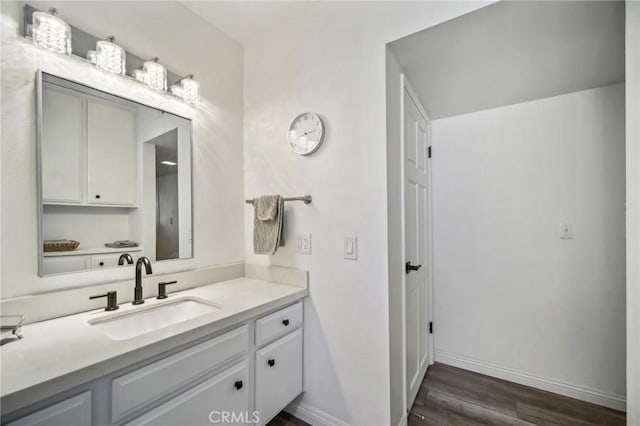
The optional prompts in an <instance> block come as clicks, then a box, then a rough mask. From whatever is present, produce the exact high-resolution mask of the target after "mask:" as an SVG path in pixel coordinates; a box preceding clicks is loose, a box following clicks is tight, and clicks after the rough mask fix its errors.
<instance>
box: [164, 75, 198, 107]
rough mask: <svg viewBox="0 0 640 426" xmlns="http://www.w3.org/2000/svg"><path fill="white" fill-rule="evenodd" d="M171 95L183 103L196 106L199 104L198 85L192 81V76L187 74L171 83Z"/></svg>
mask: <svg viewBox="0 0 640 426" xmlns="http://www.w3.org/2000/svg"><path fill="white" fill-rule="evenodd" d="M171 93H173V94H174V95H176V96H179V97H181V98H182V99H183V100H184V101H185V102H188V103H190V104H197V103H198V102H200V84H199V83H198V82H197V81H195V80H194V79H193V74H188V75H185V76H184V77H182V78H181V79H180V80H178V81H176V82H175V83H173V85H172V86H171Z"/></svg>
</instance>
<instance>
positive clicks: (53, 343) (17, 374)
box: [0, 278, 308, 413]
mask: <svg viewBox="0 0 640 426" xmlns="http://www.w3.org/2000/svg"><path fill="white" fill-rule="evenodd" d="M307 293H308V291H307V288H306V287H299V286H294V285H286V284H278V283H274V282H269V281H264V280H259V279H253V278H237V279H233V280H230V281H224V282H219V283H215V284H211V285H206V286H202V287H197V288H193V289H189V290H184V291H180V292H175V293H170V295H169V298H168V299H164V300H157V299H155V298H149V299H146V303H145V304H144V305H142V306H145V307H146V306H151V305H154V304H161V303H166V302H169V301H171V300H172V299H173V300H175V299H176V298H178V297H185V296H192V297H198V298H200V299H204V300H205V301H208V302H212V303H214V304H217V305H222V308H221V309H219V310H216V311H215V312H212V313H209V314H205V315H202V316H199V317H196V318H193V319H190V320H187V321H184V322H181V323H177V324H173V325H171V326H168V327H165V328H162V329H158V330H155V331H153V332H150V333H147V334H144V335H141V336H137V337H135V338H131V339H127V340H120V341H113V340H111V339H110V338H108V337H107V336H106V335H104V334H102V333H101V332H100V331H99V330H97V329H96V328H95V327H93V326H91V325H89V323H88V321H90V320H93V319H96V318H101V317H104V316H110V315H113V314H114V312H106V311H104V310H103V309H101V310H93V311H89V312H83V313H80V314H75V315H70V316H66V317H61V318H56V319H51V320H47V321H42V322H37V323H33V324H28V325H26V326H24V327H22V334H23V335H24V338H23V339H22V340H16V341H12V342H9V343H6V344H4V345H3V346H1V347H0V360H1V362H2V377H1V379H0V384H1V389H0V396H1V397H2V412H3V413H8V412H10V411H13V410H16V409H18V408H21V407H24V406H26V405H28V404H31V403H33V402H36V401H39V400H42V399H44V398H47V397H49V396H52V395H55V394H57V393H59V392H62V391H64V390H68V389H71V388H73V387H75V386H78V385H80V384H82V383H86V382H89V381H91V380H94V379H97V378H99V377H101V376H104V375H106V374H109V373H112V372H114V371H117V370H119V369H121V368H124V367H126V366H128V365H131V364H133V363H135V362H137V361H140V360H143V359H146V358H149V357H152V356H154V355H157V354H160V353H162V352H165V351H168V350H171V349H173V348H175V347H177V346H180V345H182V344H184V343H188V342H189V341H192V340H195V339H198V338H200V337H204V336H207V335H209V334H212V333H215V332H217V331H220V330H223V329H226V328H229V327H231V326H233V325H235V324H239V323H241V322H243V321H246V320H248V319H250V318H252V317H255V316H258V315H261V314H263V313H266V312H268V311H270V310H273V309H276V308H278V307H280V306H284V305H286V304H288V303H290V302H293V301H295V300H298V299H301V298H303V297H305V296H306V295H307ZM136 309H139V306H134V305H132V304H131V303H125V304H122V305H120V309H119V310H118V311H115V312H117V313H122V312H127V311H135V310H136Z"/></svg>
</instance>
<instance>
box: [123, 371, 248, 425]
mask: <svg viewBox="0 0 640 426" xmlns="http://www.w3.org/2000/svg"><path fill="white" fill-rule="evenodd" d="M248 380H249V365H248V363H247V361H243V362H242V363H240V364H239V365H237V366H235V367H231V368H229V369H228V370H225V371H224V372H223V373H221V374H219V375H217V376H214V377H212V378H210V379H208V380H206V381H204V382H203V383H201V384H199V385H197V386H195V387H193V388H191V389H189V390H188V391H186V392H185V393H182V394H180V395H178V396H177V397H175V398H173V399H171V400H169V401H167V402H165V403H164V404H162V405H161V406H159V407H158V408H156V409H154V410H152V411H150V412H148V413H147V414H145V415H143V416H142V417H138V418H137V419H135V420H134V421H132V422H130V423H127V426H142V425H158V426H160V425H166V426H177V425H189V426H198V425H203V426H204V425H211V424H212V423H224V424H247V423H249V422H248V421H247V419H248V417H247V416H249V415H251V414H250V413H249V383H248ZM225 413H229V414H235V415H236V416H240V417H241V418H237V417H236V420H239V421H240V423H235V422H230V421H226V422H225V421H223V417H222V416H223V415H225V416H226V414H225ZM249 420H250V419H249Z"/></svg>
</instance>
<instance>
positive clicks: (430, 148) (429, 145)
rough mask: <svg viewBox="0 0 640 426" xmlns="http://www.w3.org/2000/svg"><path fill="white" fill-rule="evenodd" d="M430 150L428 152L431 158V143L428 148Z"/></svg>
mask: <svg viewBox="0 0 640 426" xmlns="http://www.w3.org/2000/svg"><path fill="white" fill-rule="evenodd" d="M428 151H429V152H428V155H429V158H431V145H429V149H428Z"/></svg>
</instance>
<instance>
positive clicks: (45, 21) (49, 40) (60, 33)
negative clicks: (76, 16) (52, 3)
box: [27, 7, 71, 55]
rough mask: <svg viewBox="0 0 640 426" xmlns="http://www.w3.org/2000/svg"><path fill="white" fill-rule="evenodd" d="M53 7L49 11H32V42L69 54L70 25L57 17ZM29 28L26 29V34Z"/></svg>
mask: <svg viewBox="0 0 640 426" xmlns="http://www.w3.org/2000/svg"><path fill="white" fill-rule="evenodd" d="M57 14H58V11H57V10H56V8H55V7H52V8H50V9H49V12H34V13H33V24H32V27H31V35H32V38H33V42H34V43H35V44H36V45H38V46H42V47H45V48H47V49H49V50H52V51H54V52H56V53H63V54H66V55H70V54H71V27H70V26H69V24H67V23H66V22H64V21H63V20H62V19H60V18H58V17H57V16H56V15H57ZM28 32H29V29H27V34H28Z"/></svg>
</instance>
